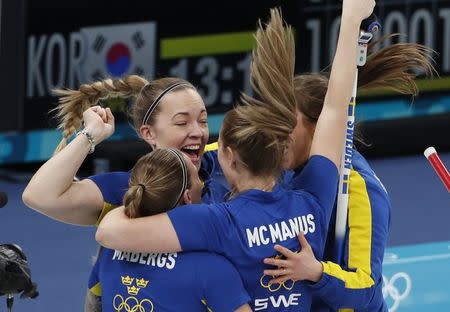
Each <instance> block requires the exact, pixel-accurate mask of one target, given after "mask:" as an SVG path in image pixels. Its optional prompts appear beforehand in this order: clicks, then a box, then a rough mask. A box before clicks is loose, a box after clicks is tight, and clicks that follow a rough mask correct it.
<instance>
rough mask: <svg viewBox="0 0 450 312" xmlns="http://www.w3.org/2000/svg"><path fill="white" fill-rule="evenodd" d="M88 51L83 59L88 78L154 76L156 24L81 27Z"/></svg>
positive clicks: (86, 77) (148, 77)
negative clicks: (133, 75) (132, 75)
mask: <svg viewBox="0 0 450 312" xmlns="http://www.w3.org/2000/svg"><path fill="white" fill-rule="evenodd" d="M80 33H81V35H82V36H83V38H84V40H85V43H86V46H87V54H86V56H85V57H84V58H83V62H82V72H83V74H84V81H86V82H92V81H96V80H102V79H105V78H119V77H123V76H125V75H131V74H136V75H140V76H144V77H146V78H147V79H153V77H154V72H155V49H156V23H154V22H149V23H135V24H122V25H111V26H100V27H85V28H81V30H80Z"/></svg>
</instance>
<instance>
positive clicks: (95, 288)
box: [89, 282, 102, 297]
mask: <svg viewBox="0 0 450 312" xmlns="http://www.w3.org/2000/svg"><path fill="white" fill-rule="evenodd" d="M89 291H90V292H91V293H93V294H94V295H96V296H97V297H101V296H102V284H100V282H98V283H97V284H95V285H94V286H93V287H91V288H90V289H89Z"/></svg>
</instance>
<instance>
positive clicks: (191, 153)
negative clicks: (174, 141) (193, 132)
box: [181, 144, 200, 164]
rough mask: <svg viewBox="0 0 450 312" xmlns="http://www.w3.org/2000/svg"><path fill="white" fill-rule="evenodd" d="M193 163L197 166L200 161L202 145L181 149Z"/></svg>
mask: <svg viewBox="0 0 450 312" xmlns="http://www.w3.org/2000/svg"><path fill="white" fill-rule="evenodd" d="M181 151H182V152H183V153H185V154H186V155H187V156H188V157H189V158H190V159H191V161H192V162H193V163H194V164H196V163H197V162H198V161H199V160H200V159H199V158H200V144H193V145H187V146H184V147H182V148H181Z"/></svg>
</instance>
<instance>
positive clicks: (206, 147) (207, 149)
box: [205, 142, 219, 153]
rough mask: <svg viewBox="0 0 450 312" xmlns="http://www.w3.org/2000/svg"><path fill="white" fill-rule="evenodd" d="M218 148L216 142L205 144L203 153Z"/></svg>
mask: <svg viewBox="0 0 450 312" xmlns="http://www.w3.org/2000/svg"><path fill="white" fill-rule="evenodd" d="M218 149H219V144H218V143H217V142H214V143H211V144H208V145H206V146H205V153H206V152H211V151H217V150H218Z"/></svg>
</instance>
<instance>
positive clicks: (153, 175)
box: [123, 149, 191, 218]
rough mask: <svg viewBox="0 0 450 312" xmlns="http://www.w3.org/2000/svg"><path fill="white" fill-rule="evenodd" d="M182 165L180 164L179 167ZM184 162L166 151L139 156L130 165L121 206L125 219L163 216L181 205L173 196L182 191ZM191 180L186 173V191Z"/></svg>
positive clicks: (182, 158) (180, 200) (169, 151)
mask: <svg viewBox="0 0 450 312" xmlns="http://www.w3.org/2000/svg"><path fill="white" fill-rule="evenodd" d="M180 161H182V162H183V163H184V164H183V163H181V162H180ZM183 165H184V166H187V164H186V162H185V158H184V157H183V156H182V155H181V158H179V157H177V156H176V155H175V153H174V152H173V151H172V150H170V149H156V150H154V151H153V152H150V153H148V154H146V155H144V156H142V157H141V158H140V159H139V160H138V161H137V163H136V164H135V165H134V167H133V169H132V171H131V175H130V180H129V189H128V191H127V192H126V193H125V196H124V199H123V202H124V205H125V214H126V215H127V216H128V217H129V218H139V217H144V216H151V215H155V214H158V213H162V212H166V211H168V210H170V209H172V208H174V207H176V206H177V205H179V204H180V203H181V202H182V196H181V198H180V199H179V200H177V199H178V198H176V197H175V196H176V195H178V194H180V193H181V192H182V191H183V190H182V188H183ZM190 187H191V176H190V173H189V171H187V188H190Z"/></svg>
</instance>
